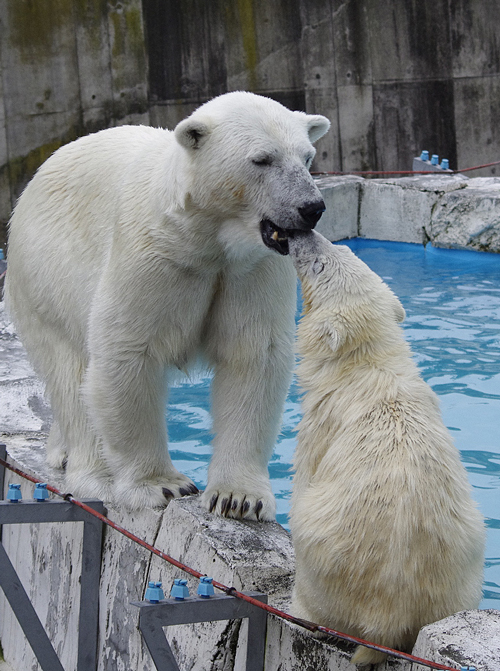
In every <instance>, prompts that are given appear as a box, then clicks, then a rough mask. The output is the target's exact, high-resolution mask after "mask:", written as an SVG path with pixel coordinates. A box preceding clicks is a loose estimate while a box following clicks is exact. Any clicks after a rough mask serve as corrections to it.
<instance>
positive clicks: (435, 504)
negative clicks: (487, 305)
mask: <svg viewBox="0 0 500 671" xmlns="http://www.w3.org/2000/svg"><path fill="white" fill-rule="evenodd" d="M290 254H291V256H292V259H293V261H294V263H295V266H296V269H297V272H298V274H299V277H300V279H301V282H302V288H303V293H304V296H305V303H304V315H303V317H302V320H301V322H300V326H299V333H298V346H299V351H300V354H301V357H302V359H301V362H300V365H299V371H298V374H299V380H300V384H301V386H302V388H303V389H304V391H305V397H304V399H303V419H302V421H301V423H300V425H299V434H298V445H297V450H296V453H295V458H294V465H295V470H296V473H295V478H294V487H293V495H292V509H291V530H292V536H293V542H294V546H295V551H296V567H297V574H296V581H295V589H294V597H293V609H292V610H293V613H294V614H295V615H297V616H299V617H302V618H304V619H307V620H312V621H315V622H319V623H320V624H322V625H326V626H329V627H332V628H335V629H337V630H340V631H344V632H346V633H349V634H352V635H354V636H357V637H360V638H364V639H367V640H370V641H374V642H376V643H379V644H382V645H385V646H388V647H391V648H397V649H401V650H405V651H411V649H412V647H413V645H414V643H415V640H416V637H417V635H418V632H419V629H420V628H421V627H422V626H424V625H426V624H428V623H430V622H434V621H437V620H439V619H442V618H444V617H446V616H448V615H450V614H452V613H455V612H457V611H461V610H466V609H471V608H477V607H478V605H479V602H480V599H481V593H482V592H481V586H482V576H483V560H484V542H485V534H484V523H483V518H482V516H481V515H480V513H479V512H478V510H477V508H476V505H475V503H474V502H473V501H472V499H471V496H470V486H469V484H468V481H467V476H466V472H465V469H464V467H463V466H462V464H461V462H460V457H459V453H458V451H457V449H456V448H455V447H454V445H453V443H452V441H451V438H450V436H449V434H448V431H447V430H446V428H445V426H444V424H443V421H442V419H441V415H440V410H439V404H438V400H437V397H436V395H435V394H434V392H433V391H432V390H431V389H430V387H429V386H428V385H427V384H426V383H425V382H424V381H423V380H422V379H421V377H420V375H419V372H418V370H417V367H416V365H415V363H414V362H413V360H412V356H411V351H410V349H409V347H408V345H407V343H406V342H405V340H404V337H403V333H402V330H401V327H400V326H399V322H401V321H402V319H403V318H404V310H403V307H402V306H401V304H400V302H399V301H398V299H397V297H396V296H395V295H394V294H393V292H392V291H391V290H390V289H389V287H387V285H385V284H384V282H383V281H382V280H381V279H380V278H379V277H378V276H377V275H376V274H375V273H373V272H372V271H371V270H370V269H369V268H368V267H367V266H366V265H365V264H364V263H363V262H362V261H361V260H360V259H358V258H357V257H356V256H355V255H354V254H353V253H352V252H351V251H350V250H349V249H348V248H347V247H345V246H340V245H339V246H337V245H332V244H331V243H330V242H328V241H327V240H325V239H324V238H322V236H320V235H319V234H317V233H312V234H311V235H309V236H303V237H298V238H296V239H295V240H293V241H291V242H290ZM383 659H384V655H383V654H381V653H377V652H375V651H373V650H370V649H368V648H363V647H361V646H359V647H358V648H357V651H356V653H355V654H354V657H353V662H354V663H356V664H370V663H377V662H381V661H383Z"/></svg>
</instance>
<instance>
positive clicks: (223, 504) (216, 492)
mask: <svg viewBox="0 0 500 671" xmlns="http://www.w3.org/2000/svg"><path fill="white" fill-rule="evenodd" d="M202 504H203V505H204V506H205V508H207V509H208V511H209V512H211V513H214V514H215V515H220V516H221V517H231V518H233V519H242V520H256V521H258V522H273V521H274V520H275V519H276V502H275V500H274V496H273V494H272V492H262V493H260V494H255V493H249V492H247V493H245V492H241V491H240V492H238V491H230V490H229V489H225V488H224V489H223V488H220V489H214V488H208V487H207V489H206V490H205V492H204V493H203V496H202Z"/></svg>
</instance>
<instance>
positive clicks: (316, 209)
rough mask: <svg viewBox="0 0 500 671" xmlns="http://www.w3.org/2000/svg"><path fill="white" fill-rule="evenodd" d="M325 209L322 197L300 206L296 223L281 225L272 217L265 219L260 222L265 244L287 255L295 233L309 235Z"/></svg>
mask: <svg viewBox="0 0 500 671" xmlns="http://www.w3.org/2000/svg"><path fill="white" fill-rule="evenodd" d="M325 210H326V206H325V201H324V200H323V199H322V198H321V199H320V200H317V201H313V202H307V203H304V205H302V206H301V207H298V208H297V212H298V214H299V217H300V218H297V220H296V222H294V225H290V226H286V227H280V226H277V225H276V224H275V223H274V222H273V221H271V220H270V219H264V220H263V221H261V224H260V231H261V235H262V240H263V242H264V244H265V245H266V246H267V247H270V248H271V249H274V250H276V251H277V252H278V253H279V254H282V255H283V256H286V255H287V254H288V253H289V251H290V250H289V240H290V239H291V238H292V237H293V236H295V235H301V236H302V235H307V234H308V233H309V232H310V231H312V230H313V228H314V227H315V226H316V224H317V223H318V221H319V220H320V218H321V215H322V214H323V212H324V211H325Z"/></svg>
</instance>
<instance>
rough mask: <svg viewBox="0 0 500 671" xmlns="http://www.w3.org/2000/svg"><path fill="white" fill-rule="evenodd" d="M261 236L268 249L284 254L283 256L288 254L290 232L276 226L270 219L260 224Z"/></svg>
mask: <svg viewBox="0 0 500 671" xmlns="http://www.w3.org/2000/svg"><path fill="white" fill-rule="evenodd" d="M260 234H261V236H262V241H263V242H264V244H265V245H266V247H269V248H270V249H274V250H276V251H277V252H278V254H282V255H283V256H286V255H287V254H288V252H289V249H288V238H289V237H290V231H286V230H285V229H283V228H280V227H279V226H276V224H273V222H272V221H269V219H264V220H263V221H261V222H260Z"/></svg>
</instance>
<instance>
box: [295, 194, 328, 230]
mask: <svg viewBox="0 0 500 671" xmlns="http://www.w3.org/2000/svg"><path fill="white" fill-rule="evenodd" d="M325 210H326V207H325V202H324V201H323V200H317V201H316V202H315V203H306V204H305V205H304V206H303V207H299V214H300V216H301V217H302V219H303V220H304V222H305V223H306V225H307V228H314V227H315V226H316V224H317V223H318V221H319V219H320V217H321V215H322V214H323V212H324V211H325Z"/></svg>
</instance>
